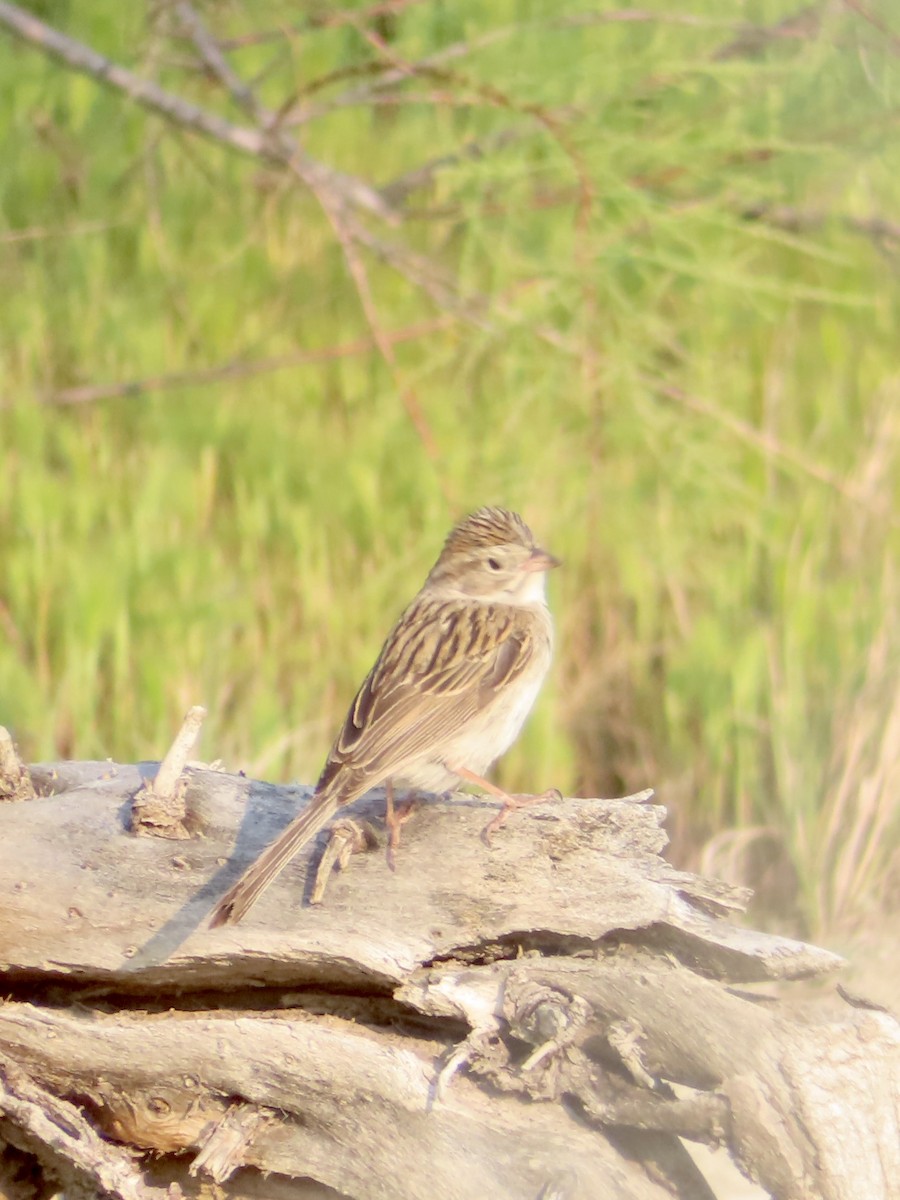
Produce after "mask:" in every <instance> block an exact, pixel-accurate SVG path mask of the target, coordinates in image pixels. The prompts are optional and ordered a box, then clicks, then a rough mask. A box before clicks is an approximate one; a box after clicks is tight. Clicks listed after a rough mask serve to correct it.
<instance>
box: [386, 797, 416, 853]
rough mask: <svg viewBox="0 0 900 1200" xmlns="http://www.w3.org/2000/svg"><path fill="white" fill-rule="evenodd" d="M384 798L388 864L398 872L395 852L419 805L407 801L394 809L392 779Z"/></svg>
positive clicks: (412, 801) (413, 801)
mask: <svg viewBox="0 0 900 1200" xmlns="http://www.w3.org/2000/svg"><path fill="white" fill-rule="evenodd" d="M384 796H385V810H384V823H385V826H386V827H387V831H388V844H387V864H388V866H389V867H390V868H391V870H392V871H396V869H397V866H396V863H395V861H394V851H395V850H396V849H397V847H398V846H399V845H400V830H401V829H402V828H403V826H404V825H405V824H406V822H407V821H408V820H409V818H410V817H411V816H412V815H413V813H414V812H415V811H416V807H417V805H416V802H415V800H406V801H404V803H403V804H401V805H399V806H398V807H396V808H395V807H394V781H393V780H392V779H388V780H387V781H386V782H385V785H384Z"/></svg>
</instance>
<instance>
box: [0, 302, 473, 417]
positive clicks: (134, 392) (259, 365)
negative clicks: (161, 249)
mask: <svg viewBox="0 0 900 1200" xmlns="http://www.w3.org/2000/svg"><path fill="white" fill-rule="evenodd" d="M452 324H454V317H453V316H452V315H451V314H449V313H445V314H444V315H443V316H440V317H435V318H434V319H432V320H430V321H420V322H419V323H418V324H416V325H408V326H407V327H406V328H404V329H396V330H388V331H386V333H385V336H386V337H387V338H388V339H389V340H390V341H391V342H393V343H395V344H400V343H401V342H411V341H414V340H415V339H416V338H420V337H425V336H427V335H428V334H430V333H437V332H439V331H440V330H443V329H448V328H449V327H450V326H451V325H452ZM375 349H377V347H376V345H375V342H374V340H373V339H372V338H357V339H356V341H353V342H344V343H343V344H339V345H337V346H325V347H323V348H322V349H321V350H299V351H297V352H296V353H294V354H281V355H278V356H276V357H274V358H260V359H255V360H249V361H245V362H242V361H240V360H235V361H232V362H228V363H220V364H219V365H218V366H215V367H204V368H200V369H199V370H197V371H173V372H171V373H169V374H167V375H151V376H148V377H147V378H145V379H132V380H127V381H126V382H124V383H107V384H87V385H85V386H83V387H73V388H65V389H63V390H62V391H58V392H51V393H49V394H48V395H46V396H44V397H43V403H44V404H49V405H57V404H92V403H95V402H96V401H98V400H125V399H135V398H137V397H139V396H145V395H148V394H149V393H150V392H164V391H169V390H171V389H172V388H192V387H206V386H208V385H209V384H212V383H220V382H221V381H222V380H223V379H247V378H249V377H252V376H254V375H265V374H268V373H269V372H271V371H285V370H288V369H290V368H292V367H305V366H312V365H314V364H315V363H324V362H332V361H334V360H335V359H341V358H352V357H354V356H355V355H358V354H370V353H371V352H372V351H373V350H375ZM0 407H3V406H2V405H0Z"/></svg>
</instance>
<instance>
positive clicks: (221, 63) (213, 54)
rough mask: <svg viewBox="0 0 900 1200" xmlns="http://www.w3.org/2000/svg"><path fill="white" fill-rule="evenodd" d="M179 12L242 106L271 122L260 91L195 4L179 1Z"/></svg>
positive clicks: (203, 54) (200, 49)
mask: <svg viewBox="0 0 900 1200" xmlns="http://www.w3.org/2000/svg"><path fill="white" fill-rule="evenodd" d="M175 16H176V17H177V18H178V20H179V21H180V22H181V24H182V25H183V26H184V28H185V30H186V31H187V33H188V35H189V36H190V38H191V41H192V42H193V43H194V46H195V47H196V49H197V53H198V54H199V55H200V58H201V60H202V62H203V65H204V66H205V67H206V68H207V70H209V71H211V72H212V74H213V75H215V77H216V78H217V79H218V80H219V82H220V83H221V84H223V86H224V87H225V88H226V89H227V91H228V93H229V95H230V96H231V98H232V100H234V102H235V104H237V106H238V108H241V109H243V110H244V112H246V113H249V114H250V116H251V117H252V118H253V119H254V121H257V122H259V124H261V125H263V126H266V125H267V124H268V122H267V121H266V120H265V119H264V118H265V116H266V114H265V112H264V110H263V107H262V105H261V104H260V103H259V100H258V99H257V97H256V94H255V93H254V92H253V90H252V88H250V87H249V86H248V85H247V84H246V83H244V81H243V79H241V77H240V76H239V75H238V73H237V72H236V71H235V70H233V69H232V66H231V64H230V63H229V62H228V59H227V58H226V57H225V55H224V54H223V53H222V48H221V46H220V45H219V43H218V42H217V41H216V39H215V38H214V37H213V36H212V35H211V34H210V32H209V30H208V29H207V28H206V26H205V25H204V23H203V21H201V19H200V17H199V16H198V15H197V12H196V10H195V8H194V6H193V4H188V3H187V2H186V0H179V3H177V4H176V5H175Z"/></svg>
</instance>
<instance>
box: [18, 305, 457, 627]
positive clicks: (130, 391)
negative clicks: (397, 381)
mask: <svg viewBox="0 0 900 1200" xmlns="http://www.w3.org/2000/svg"><path fill="white" fill-rule="evenodd" d="M454 323H455V318H454V316H453V315H452V314H450V313H444V314H442V315H441V316H439V317H434V318H432V319H431V320H430V321H420V322H418V323H417V324H415V325H408V326H406V327H405V328H403V329H391V330H387V331H386V332H385V336H386V337H387V338H388V339H389V340H390V341H392V342H394V343H396V344H399V343H400V342H411V341H415V340H416V339H417V338H420V337H426V336H427V335H428V334H431V333H438V332H440V331H441V330H443V329H448V328H450V326H452V325H453V324H454ZM376 349H377V347H376V345H375V341H374V339H373V338H371V337H367V338H357V339H356V340H355V341H353V342H344V343H342V344H339V345H337V346H324V347H323V348H322V349H321V350H298V351H296V353H293V354H280V355H277V356H276V357H274V358H259V359H248V360H246V361H241V360H240V359H238V360H236V361H233V362H227V363H220V364H219V365H218V366H215V367H205V368H204V367H201V368H199V369H198V370H196V371H173V372H171V373H169V374H167V375H150V376H147V377H146V378H144V379H131V380H127V381H126V382H124V383H108V384H87V385H85V386H84V387H73V388H65V389H63V390H62V391H59V392H50V393H48V394H47V395H46V396H45V397H44V398H43V402H44V403H45V404H92V403H95V402H97V401H99V400H124V399H134V398H136V397H138V396H146V395H148V394H149V393H150V392H164V391H168V390H170V389H171V388H190V387H207V386H208V385H209V384H213V383H219V382H221V381H222V380H223V379H246V378H248V377H251V376H253V375H266V374H268V373H269V372H271V371H286V370H289V369H290V368H293V367H305V366H312V365H314V364H315V363H324V362H333V361H334V360H336V359H341V358H352V357H355V356H356V355H358V354H370V353H371V352H372V351H373V350H376ZM0 407H2V405H0ZM0 616H2V612H0Z"/></svg>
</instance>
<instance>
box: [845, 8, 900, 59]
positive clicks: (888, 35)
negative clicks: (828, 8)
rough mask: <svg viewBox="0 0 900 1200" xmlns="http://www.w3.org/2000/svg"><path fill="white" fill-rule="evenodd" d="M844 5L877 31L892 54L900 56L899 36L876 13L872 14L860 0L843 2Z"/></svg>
mask: <svg viewBox="0 0 900 1200" xmlns="http://www.w3.org/2000/svg"><path fill="white" fill-rule="evenodd" d="M844 4H845V5H846V7H847V8H850V9H852V10H853V12H855V13H858V14H859V16H861V17H862V19H863V20H864V21H868V23H869V24H870V25H871V26H872V27H873V28H874V29H877V30H878V32H879V33H880V34H881V35H882V37H883V38H885V39H886V41H887V43H888V45H889V46H890V48H891V50H892V51H893V52H894V54H900V36H898V35H897V34H896V33H894V31H893V29H891V28H889V26H888V25H887V24H886V23H885V22H884V21H882V19H881V18H880V17H879V16H878V15H877V13H873V12H872V10H871V9H870V8H868V7H867V6H866V5H865V4H863V3H862V0H844Z"/></svg>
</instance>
